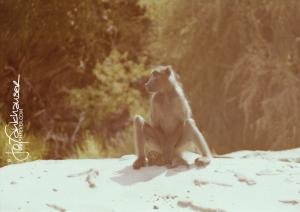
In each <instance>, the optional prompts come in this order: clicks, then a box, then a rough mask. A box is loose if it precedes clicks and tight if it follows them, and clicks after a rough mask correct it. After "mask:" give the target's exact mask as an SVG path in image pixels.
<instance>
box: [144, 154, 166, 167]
mask: <svg viewBox="0 0 300 212" xmlns="http://www.w3.org/2000/svg"><path fill="white" fill-rule="evenodd" d="M147 158H148V165H149V166H164V165H166V161H165V158H164V157H163V155H162V154H161V153H159V152H155V151H150V152H148V153H147Z"/></svg>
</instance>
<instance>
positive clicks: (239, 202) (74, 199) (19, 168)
mask: <svg viewBox="0 0 300 212" xmlns="http://www.w3.org/2000/svg"><path fill="white" fill-rule="evenodd" d="M227 156H230V157H232V158H218V159H214V161H213V162H212V163H211V164H210V165H209V166H207V167H206V168H202V169H197V168H195V167H194V166H191V168H189V169H186V168H184V167H179V168H175V169H166V168H165V167H146V168H142V169H140V170H133V169H132V168H131V164H132V163H133V161H134V159H135V156H133V155H128V156H123V157H122V158H119V159H98V160H58V161H53V160H50V161H34V162H29V163H23V164H17V165H9V166H6V167H2V168H0V211H1V212H18V211H26V212H47V211H53V212H55V211H56V212H57V211H67V212H68V211H70V212H77V211H78V212H94V211H95V212H96V211H97V212H102V211H103V212H105V211H120V212H127V211H128V212H135V211H136V212H144V211H201V212H217V211H230V212H231V211H238V212H241V211H242V212H247V211H251V212H260V211H261V212H269V211H270V212H273V211H278V212H282V211H284V212H288V211H294V212H299V211H300V149H294V150H288V151H281V152H262V151H259V152H251V151H240V152H235V153H231V154H228V155H227ZM196 157H197V155H196V154H194V153H186V154H185V158H186V159H187V160H188V161H189V162H190V163H192V161H193V160H194V159H195V158H196Z"/></svg>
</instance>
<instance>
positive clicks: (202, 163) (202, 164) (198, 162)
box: [194, 158, 211, 168]
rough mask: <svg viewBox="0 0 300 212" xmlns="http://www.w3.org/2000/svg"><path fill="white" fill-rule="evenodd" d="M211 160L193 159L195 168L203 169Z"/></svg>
mask: <svg viewBox="0 0 300 212" xmlns="http://www.w3.org/2000/svg"><path fill="white" fill-rule="evenodd" d="M210 162H211V160H210V159H209V158H196V159H195V162H194V163H195V166H196V167H199V168H200V167H205V166H207V165H208V164H210Z"/></svg>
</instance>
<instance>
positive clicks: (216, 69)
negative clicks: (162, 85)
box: [0, 0, 300, 166]
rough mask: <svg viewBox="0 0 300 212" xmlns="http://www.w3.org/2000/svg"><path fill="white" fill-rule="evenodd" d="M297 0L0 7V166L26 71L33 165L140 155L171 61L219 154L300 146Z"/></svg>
mask: <svg viewBox="0 0 300 212" xmlns="http://www.w3.org/2000/svg"><path fill="white" fill-rule="evenodd" d="M299 11H300V1H298V0H285V1H283V0H189V1H186V0H140V1H139V0H84V1H83V0H68V1H42V0H26V1H24V0H11V1H8V0H0V123H1V126H0V129H1V130H0V152H1V153H2V156H1V158H0V165H1V166H3V165H6V164H7V163H8V162H7V159H8V158H7V157H9V155H8V154H6V152H7V151H9V150H8V149H9V145H8V142H7V136H6V135H5V133H4V127H5V125H6V124H7V123H8V122H9V120H10V117H9V115H10V113H11V108H12V101H13V98H12V93H13V84H12V81H13V80H15V79H16V78H17V75H18V74H20V76H21V85H20V86H21V105H22V108H23V111H24V140H25V141H28V142H29V144H28V145H27V147H26V148H27V150H28V151H29V152H30V156H31V157H30V160H36V159H68V158H103V157H119V156H121V155H124V154H132V153H134V143H133V141H134V134H133V126H132V117H133V115H135V114H141V115H143V116H145V117H147V114H148V112H147V111H148V107H149V106H148V104H149V102H148V99H149V94H147V93H146V92H145V90H144V88H143V84H144V82H145V81H146V80H147V76H149V72H150V70H151V69H152V68H153V67H155V66H156V65H159V64H164V65H166V64H171V65H172V66H173V68H174V70H175V71H176V72H177V73H178V74H179V76H180V81H181V82H182V84H183V88H184V90H185V93H186V95H187V96H188V99H189V102H190V104H191V106H192V110H193V114H194V118H195V119H196V122H197V125H198V126H199V128H200V130H201V131H202V132H203V134H204V136H205V137H206V139H207V141H208V143H209V145H210V147H211V149H212V150H213V151H214V152H215V153H219V154H222V153H226V152H231V151H236V150H240V149H254V150H257V149H260V150H280V149H288V148H293V147H299V146H300V82H299V80H300V27H299V23H300V12H299Z"/></svg>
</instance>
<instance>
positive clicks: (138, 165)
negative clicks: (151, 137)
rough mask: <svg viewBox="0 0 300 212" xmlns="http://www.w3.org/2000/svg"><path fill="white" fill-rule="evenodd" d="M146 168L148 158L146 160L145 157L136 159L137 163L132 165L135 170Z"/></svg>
mask: <svg viewBox="0 0 300 212" xmlns="http://www.w3.org/2000/svg"><path fill="white" fill-rule="evenodd" d="M144 166H146V158H144V157H141V158H138V159H136V161H134V163H133V165H132V167H133V168H134V169H140V168H141V167H144Z"/></svg>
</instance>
